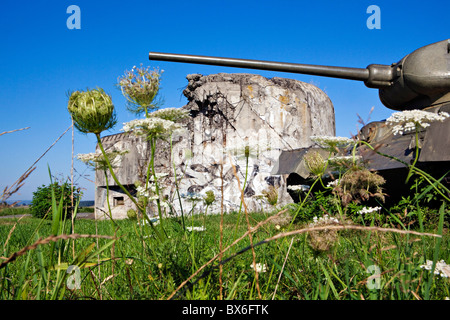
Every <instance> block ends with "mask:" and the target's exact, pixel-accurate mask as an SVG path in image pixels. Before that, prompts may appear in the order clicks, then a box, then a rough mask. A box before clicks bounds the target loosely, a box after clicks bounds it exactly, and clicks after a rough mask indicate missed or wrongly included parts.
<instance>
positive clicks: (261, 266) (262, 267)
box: [250, 263, 267, 273]
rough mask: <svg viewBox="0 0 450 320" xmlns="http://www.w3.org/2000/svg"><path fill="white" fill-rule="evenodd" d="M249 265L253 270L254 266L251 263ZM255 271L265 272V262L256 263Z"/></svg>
mask: <svg viewBox="0 0 450 320" xmlns="http://www.w3.org/2000/svg"><path fill="white" fill-rule="evenodd" d="M250 267H251V268H252V269H253V270H255V266H254V265H253V263H252V264H251V265H250ZM256 271H257V272H258V273H261V272H266V271H267V266H266V265H265V264H261V263H256Z"/></svg>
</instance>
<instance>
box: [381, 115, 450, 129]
mask: <svg viewBox="0 0 450 320" xmlns="http://www.w3.org/2000/svg"><path fill="white" fill-rule="evenodd" d="M448 117H449V114H448V113H447V112H439V113H434V112H428V111H424V110H405V111H401V112H395V113H393V114H392V115H391V116H390V117H389V118H387V119H386V123H387V124H388V125H391V126H393V127H392V131H393V133H394V135H396V134H403V133H408V132H413V131H415V130H416V129H421V128H426V127H429V126H430V123H431V122H434V121H444V120H445V119H446V118H448Z"/></svg>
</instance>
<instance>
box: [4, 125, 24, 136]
mask: <svg viewBox="0 0 450 320" xmlns="http://www.w3.org/2000/svg"><path fill="white" fill-rule="evenodd" d="M27 129H30V127H26V128H22V129H15V130H11V131H4V132H2V133H0V136H2V135H4V134H7V133H13V132H16V131H22V130H27Z"/></svg>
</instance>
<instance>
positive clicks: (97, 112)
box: [67, 88, 117, 134]
mask: <svg viewBox="0 0 450 320" xmlns="http://www.w3.org/2000/svg"><path fill="white" fill-rule="evenodd" d="M67 109H68V110H69V113H70V114H71V115H72V118H73V121H74V125H75V127H76V128H77V129H78V130H79V131H80V132H82V133H95V134H100V133H101V132H103V131H105V130H109V129H111V128H112V127H114V125H115V124H116V123H117V120H116V115H115V112H114V105H113V103H112V100H111V96H109V95H108V94H107V93H105V91H104V90H103V89H101V88H98V89H92V90H87V91H75V92H72V93H71V95H70V97H69V104H68V107H67Z"/></svg>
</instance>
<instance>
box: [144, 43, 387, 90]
mask: <svg viewBox="0 0 450 320" xmlns="http://www.w3.org/2000/svg"><path fill="white" fill-rule="evenodd" d="M149 59H150V60H157V61H170V62H183V63H194V64H204V65H215V66H224V67H235V68H246V69H258V70H270V71H280V72H290V73H300V74H308V75H315V76H323V77H332V78H340V79H348V80H358V81H364V82H365V83H366V85H367V86H369V87H376V88H379V87H386V86H389V85H390V83H391V81H392V80H394V78H395V77H394V75H393V72H392V68H391V67H390V66H385V65H370V66H369V67H367V68H349V67H335V66H321V65H311V64H299V63H287V62H276V61H263V60H250V59H236V58H223V57H210V56H199V55H188V54H175V53H162V52H150V53H149Z"/></svg>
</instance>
